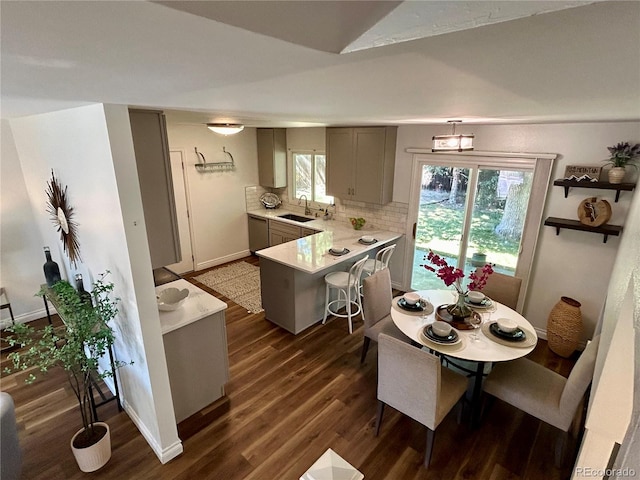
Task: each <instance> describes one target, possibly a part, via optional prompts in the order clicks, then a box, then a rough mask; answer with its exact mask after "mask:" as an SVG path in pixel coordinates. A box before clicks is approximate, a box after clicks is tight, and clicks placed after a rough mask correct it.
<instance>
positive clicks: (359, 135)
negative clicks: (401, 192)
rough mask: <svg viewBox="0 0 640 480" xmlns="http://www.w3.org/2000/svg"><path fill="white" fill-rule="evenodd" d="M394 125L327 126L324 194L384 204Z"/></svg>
mask: <svg viewBox="0 0 640 480" xmlns="http://www.w3.org/2000/svg"><path fill="white" fill-rule="evenodd" d="M397 130H398V129H397V127H357V128H333V127H331V128H327V195H332V196H334V197H338V198H342V199H348V200H357V201H360V202H367V203H376V204H379V205H384V204H386V203H389V202H390V201H391V199H392V196H393V170H394V166H395V158H396V136H397Z"/></svg>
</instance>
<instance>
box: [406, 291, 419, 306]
mask: <svg viewBox="0 0 640 480" xmlns="http://www.w3.org/2000/svg"><path fill="white" fill-rule="evenodd" d="M402 298H404V301H405V302H407V303H408V304H409V305H415V304H416V303H418V301H419V300H420V295H419V294H418V293H416V292H407V293H405V294H404V295H403V296H402Z"/></svg>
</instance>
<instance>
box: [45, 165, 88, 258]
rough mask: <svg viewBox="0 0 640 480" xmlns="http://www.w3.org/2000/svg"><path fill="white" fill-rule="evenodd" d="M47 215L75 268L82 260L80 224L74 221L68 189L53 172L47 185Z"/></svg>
mask: <svg viewBox="0 0 640 480" xmlns="http://www.w3.org/2000/svg"><path fill="white" fill-rule="evenodd" d="M47 213H48V214H49V215H51V221H52V222H53V224H54V225H55V226H56V227H57V230H58V233H60V240H62V246H63V247H64V251H65V252H66V253H67V256H68V257H69V260H70V261H71V263H72V264H73V266H74V267H76V266H77V264H78V262H79V261H81V258H80V243H78V224H77V223H76V222H75V221H74V220H73V216H74V211H73V207H72V206H71V205H69V198H68V197H67V187H64V188H63V187H62V184H61V183H60V182H59V181H58V179H57V178H56V176H55V174H54V173H53V170H51V180H50V181H49V182H48V183H47Z"/></svg>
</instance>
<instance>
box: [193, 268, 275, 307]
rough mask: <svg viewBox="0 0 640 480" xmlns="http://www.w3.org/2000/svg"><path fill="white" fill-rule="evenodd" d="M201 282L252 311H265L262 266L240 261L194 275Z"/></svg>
mask: <svg viewBox="0 0 640 480" xmlns="http://www.w3.org/2000/svg"><path fill="white" fill-rule="evenodd" d="M194 278H195V279H196V280H197V281H199V282H200V283H202V284H204V285H206V286H207V287H209V288H211V289H213V290H215V291H216V292H218V293H221V294H222V295H224V296H225V297H227V298H229V299H231V300H233V301H234V302H236V303H237V304H238V305H240V306H241V307H244V308H246V309H247V310H248V311H249V312H251V313H260V312H262V311H263V308H262V301H261V294H260V268H258V267H256V266H255V265H251V264H249V263H247V262H238V263H233V264H231V265H228V266H226V267H220V268H216V269H215V270H211V271H210V272H207V273H203V274H202V275H198V276H197V277H194Z"/></svg>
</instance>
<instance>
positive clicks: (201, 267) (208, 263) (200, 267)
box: [196, 249, 251, 271]
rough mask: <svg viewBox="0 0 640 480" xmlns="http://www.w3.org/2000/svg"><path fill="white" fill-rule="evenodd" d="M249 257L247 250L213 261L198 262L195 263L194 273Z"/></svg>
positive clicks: (249, 253)
mask: <svg viewBox="0 0 640 480" xmlns="http://www.w3.org/2000/svg"><path fill="white" fill-rule="evenodd" d="M249 255H251V252H250V251H249V249H247V250H243V251H241V252H236V253H233V254H231V255H226V256H224V257H219V258H215V259H213V260H207V261H206V262H198V263H196V271H199V270H204V269H207V268H211V267H217V266H218V265H222V264H223V263H228V262H233V261H234V260H240V259H241V258H245V257H248V256H249Z"/></svg>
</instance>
